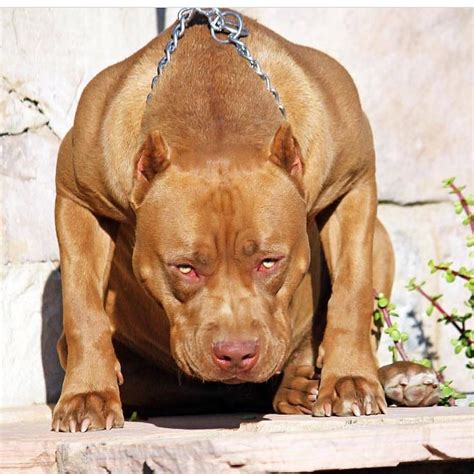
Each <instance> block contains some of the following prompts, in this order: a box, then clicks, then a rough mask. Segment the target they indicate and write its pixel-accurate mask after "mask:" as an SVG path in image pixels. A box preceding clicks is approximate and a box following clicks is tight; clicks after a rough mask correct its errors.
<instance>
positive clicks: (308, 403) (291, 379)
mask: <svg viewBox="0 0 474 474" xmlns="http://www.w3.org/2000/svg"><path fill="white" fill-rule="evenodd" d="M313 352H314V351H313V347H312V341H311V334H309V335H308V337H306V338H305V339H304V340H303V341H302V343H301V344H300V346H299V347H298V349H297V350H296V351H295V352H294V353H293V355H292V356H291V358H290V361H289V362H288V364H287V366H286V367H285V370H284V372H283V378H282V379H281V382H280V386H279V387H278V390H277V391H276V393H275V396H274V398H273V409H274V410H275V411H276V412H277V413H284V414H287V415H290V414H311V411H312V408H313V405H314V402H315V400H316V396H317V394H318V388H319V379H317V378H315V366H314V353H313Z"/></svg>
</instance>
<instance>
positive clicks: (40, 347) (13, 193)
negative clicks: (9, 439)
mask: <svg viewBox="0 0 474 474" xmlns="http://www.w3.org/2000/svg"><path fill="white" fill-rule="evenodd" d="M0 19H1V29H2V40H1V41H2V44H1V51H2V53H1V55H0V61H1V65H0V75H1V78H0V79H1V84H0V155H1V161H0V196H1V197H0V202H1V209H0V229H1V234H2V244H1V247H0V259H1V261H0V264H1V266H0V293H1V296H0V299H1V308H2V312H1V332H0V353H1V354H0V364H1V374H2V380H3V381H6V382H5V383H2V384H1V385H0V406H12V405H23V404H30V403H42V402H43V403H44V402H45V401H46V399H48V400H54V399H55V398H56V397H57V396H58V394H59V391H60V388H61V380H62V370H61V368H60V367H59V364H58V361H57V356H56V350H55V344H56V341H57V338H58V336H59V333H60V331H61V297H60V277H59V272H58V248H57V243H56V235H55V230H54V214H53V213H54V196H55V191H54V174H55V165H56V155H57V151H58V147H59V143H60V140H61V138H62V137H63V136H64V135H65V133H66V132H67V130H68V129H69V128H70V127H71V125H72V121H73V118H74V113H75V110H76V106H77V101H78V99H79V97H80V94H81V92H82V90H83V89H84V87H85V86H86V84H87V83H88V82H89V81H90V79H92V77H94V76H95V75H96V74H97V73H98V72H99V71H100V70H102V69H104V68H105V67H107V66H109V65H110V64H113V63H114V62H117V61H119V60H122V59H124V58H125V57H127V56H129V55H130V54H132V53H134V52H135V51H136V50H137V49H139V48H141V47H142V46H143V45H144V44H146V43H147V42H148V41H150V40H151V39H152V38H153V37H154V36H156V34H157V16H156V10H155V9H152V8H148V9H135V8H134V9H132V8H130V9H125V8H122V9H117V8H115V9H114V8H101V9H20V8H17V9H7V8H4V9H1V10H0Z"/></svg>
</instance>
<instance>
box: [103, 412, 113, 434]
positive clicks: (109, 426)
mask: <svg viewBox="0 0 474 474" xmlns="http://www.w3.org/2000/svg"><path fill="white" fill-rule="evenodd" d="M113 423H114V415H113V414H110V415H108V416H107V419H106V420H105V429H106V430H110V429H112V425H113Z"/></svg>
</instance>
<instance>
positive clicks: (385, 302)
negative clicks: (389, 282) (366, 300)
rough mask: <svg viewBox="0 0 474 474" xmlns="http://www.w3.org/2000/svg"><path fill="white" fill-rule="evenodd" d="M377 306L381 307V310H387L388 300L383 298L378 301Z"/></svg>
mask: <svg viewBox="0 0 474 474" xmlns="http://www.w3.org/2000/svg"><path fill="white" fill-rule="evenodd" d="M377 304H378V306H379V308H385V307H386V306H388V299H387V298H385V297H383V298H380V299H379V300H378V301H377Z"/></svg>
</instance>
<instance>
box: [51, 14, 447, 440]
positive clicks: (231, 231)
mask: <svg viewBox="0 0 474 474" xmlns="http://www.w3.org/2000/svg"><path fill="white" fill-rule="evenodd" d="M245 23H246V25H247V27H248V29H249V31H250V36H249V37H248V38H246V43H247V45H248V47H249V49H250V51H252V54H253V55H254V56H255V57H256V58H258V60H259V61H260V62H261V64H262V68H263V69H264V70H265V71H266V72H267V73H268V75H269V77H270V78H271V80H272V82H273V84H274V85H275V87H276V89H277V90H278V91H279V93H280V95H281V100H282V103H283V104H284V105H285V107H286V114H287V115H286V118H283V116H282V114H281V113H280V111H279V110H278V108H277V105H276V102H275V100H274V98H273V97H272V95H271V94H270V93H269V92H268V91H267V90H266V89H265V87H264V84H263V83H262V81H261V80H260V79H259V77H258V76H257V75H256V74H255V72H254V71H253V70H252V69H251V68H250V67H249V66H248V64H247V63H246V62H245V61H244V60H243V59H242V57H240V56H239V55H238V54H237V53H236V51H235V50H234V48H232V47H230V46H223V45H219V44H218V43H216V42H215V41H214V40H213V39H212V38H211V36H210V33H209V29H208V27H207V26H205V25H202V24H194V25H192V26H190V27H189V28H188V29H187V30H186V34H185V35H184V37H183V38H182V40H181V41H180V43H179V47H178V48H177V50H176V53H175V54H174V55H173V58H172V61H171V63H170V64H169V65H168V66H167V67H166V69H165V71H164V73H163V74H162V76H161V77H160V80H159V82H158V84H157V86H156V88H155V90H154V92H153V96H152V99H151V101H150V103H149V104H147V103H146V101H145V97H146V96H147V94H148V92H149V84H150V79H151V77H152V76H153V72H154V70H155V66H156V63H157V60H158V59H159V58H160V57H161V55H162V52H163V49H164V46H165V43H166V42H167V41H168V39H169V36H170V30H166V31H165V32H163V33H162V34H161V35H159V36H158V37H157V38H155V39H154V40H153V41H151V42H150V43H149V44H148V45H146V46H145V47H144V48H143V49H141V50H140V51H138V52H137V53H135V54H134V55H133V56H131V57H129V58H128V59H126V60H124V61H122V62H120V63H118V64H115V65H113V66H111V67H109V68H107V69H105V70H104V71H102V72H101V73H100V74H98V75H97V76H96V77H95V78H94V79H93V80H92V81H91V82H90V83H89V84H88V86H87V87H86V88H85V90H84V92H83V94H82V97H81V99H80V102H79V106H78V109H77V113H76V116H75V120H74V125H73V127H72V129H71V130H70V131H69V133H68V134H67V135H66V136H65V138H64V140H63V142H62V144H61V147H60V151H59V158H58V165H57V200H56V228H57V235H58V241H59V248H60V258H61V278H62V291H63V307H64V334H63V336H62V337H61V339H60V341H59V343H58V350H59V356H60V360H61V364H62V366H63V368H64V369H65V371H66V375H65V379H64V384H63V388H62V394H61V397H60V400H59V402H58V403H57V405H56V407H55V410H54V413H53V422H52V426H53V429H55V430H56V431H59V430H61V431H76V430H79V429H80V430H81V431H86V430H87V429H103V428H106V429H110V428H111V427H120V426H122V425H123V420H124V418H123V414H122V403H123V404H124V405H127V406H137V407H148V408H150V407H154V408H155V409H156V410H158V411H159V412H174V413H198V412H202V411H206V410H207V411H209V410H223V409H225V408H227V409H232V408H236V407H237V408H243V409H247V410H249V409H252V407H262V406H266V405H264V401H265V400H267V399H268V397H271V398H272V401H273V408H274V409H275V410H276V411H278V412H280V413H312V414H313V415H316V416H324V415H326V416H329V415H332V414H335V415H351V414H354V415H360V414H364V415H370V414H378V413H381V412H385V407H386V400H385V395H384V390H383V388H382V385H383V386H384V387H385V391H386V393H387V394H388V396H390V397H391V398H392V399H394V400H396V401H398V402H399V403H401V404H405V405H427V404H433V403H436V401H437V397H438V394H437V390H436V378H435V375H434V373H433V372H432V371H431V370H429V369H425V368H423V367H421V366H417V365H415V364H411V363H405V364H395V365H391V366H388V367H385V368H382V369H380V372H378V365H377V361H376V357H375V351H374V349H375V343H374V340H373V339H372V340H371V326H372V322H371V321H372V318H371V314H372V309H373V288H374V287H376V288H377V289H379V291H383V292H384V293H385V294H387V295H389V294H390V290H391V285H392V274H393V268H394V265H393V254H392V249H391V244H390V241H389V238H388V236H387V234H386V232H385V230H384V229H383V227H382V225H381V223H380V222H379V221H378V220H377V218H376V209H377V192H376V183H375V156H374V146H373V142H372V136H371V131H370V127H369V123H368V121H367V118H366V116H365V115H364V113H363V111H362V108H361V105H360V101H359V96H358V94H357V91H356V88H355V86H354V84H353V82H352V80H351V78H350V76H349V74H348V73H347V72H346V71H345V69H344V68H343V67H342V66H341V65H339V64H338V63H337V62H336V61H335V60H334V59H332V58H330V57H328V56H327V55H325V54H323V53H321V52H319V51H316V50H314V49H311V48H307V47H303V46H299V45H295V44H292V43H290V42H288V41H286V40H285V39H283V38H281V37H280V36H278V35H277V34H275V33H274V32H272V31H270V30H268V29H267V28H265V27H263V26H261V25H259V24H257V23H256V22H255V21H252V20H251V19H250V18H245ZM322 256H324V261H323V259H322ZM324 262H325V263H324ZM326 267H327V272H326V271H325V270H324V269H325V268H326ZM326 274H327V276H328V281H329V284H328V287H329V289H330V291H329V293H328V294H329V298H328V301H327V305H326V306H325V302H326V300H325V298H324V294H325V293H326V290H327V288H326V290H325V285H324V284H323V283H322V282H323V281H324V280H325V275H326ZM321 302H323V303H324V304H322V303H321ZM324 306H325V307H324ZM323 307H324V308H323ZM318 308H319V309H318ZM321 308H323V309H321ZM315 314H316V316H315ZM323 316H325V317H324V318H323ZM315 367H316V368H317V369H320V370H321V377H320V380H316V377H315ZM178 372H180V373H184V375H183V376H182V378H181V380H178V377H177V376H176V374H177V373H178ZM279 373H282V375H280V376H278V375H277V374H279ZM124 375H125V377H124ZM275 377H276V378H277V379H275ZM124 379H125V383H124ZM268 380H270V381H272V380H273V382H266V381H268ZM275 380H277V381H276V382H275ZM202 381H205V382H206V383H202ZM123 383H124V384H123ZM121 384H123V385H122V387H119V385H121ZM237 384H243V385H237ZM242 388H245V389H242ZM316 395H317V397H316Z"/></svg>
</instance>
